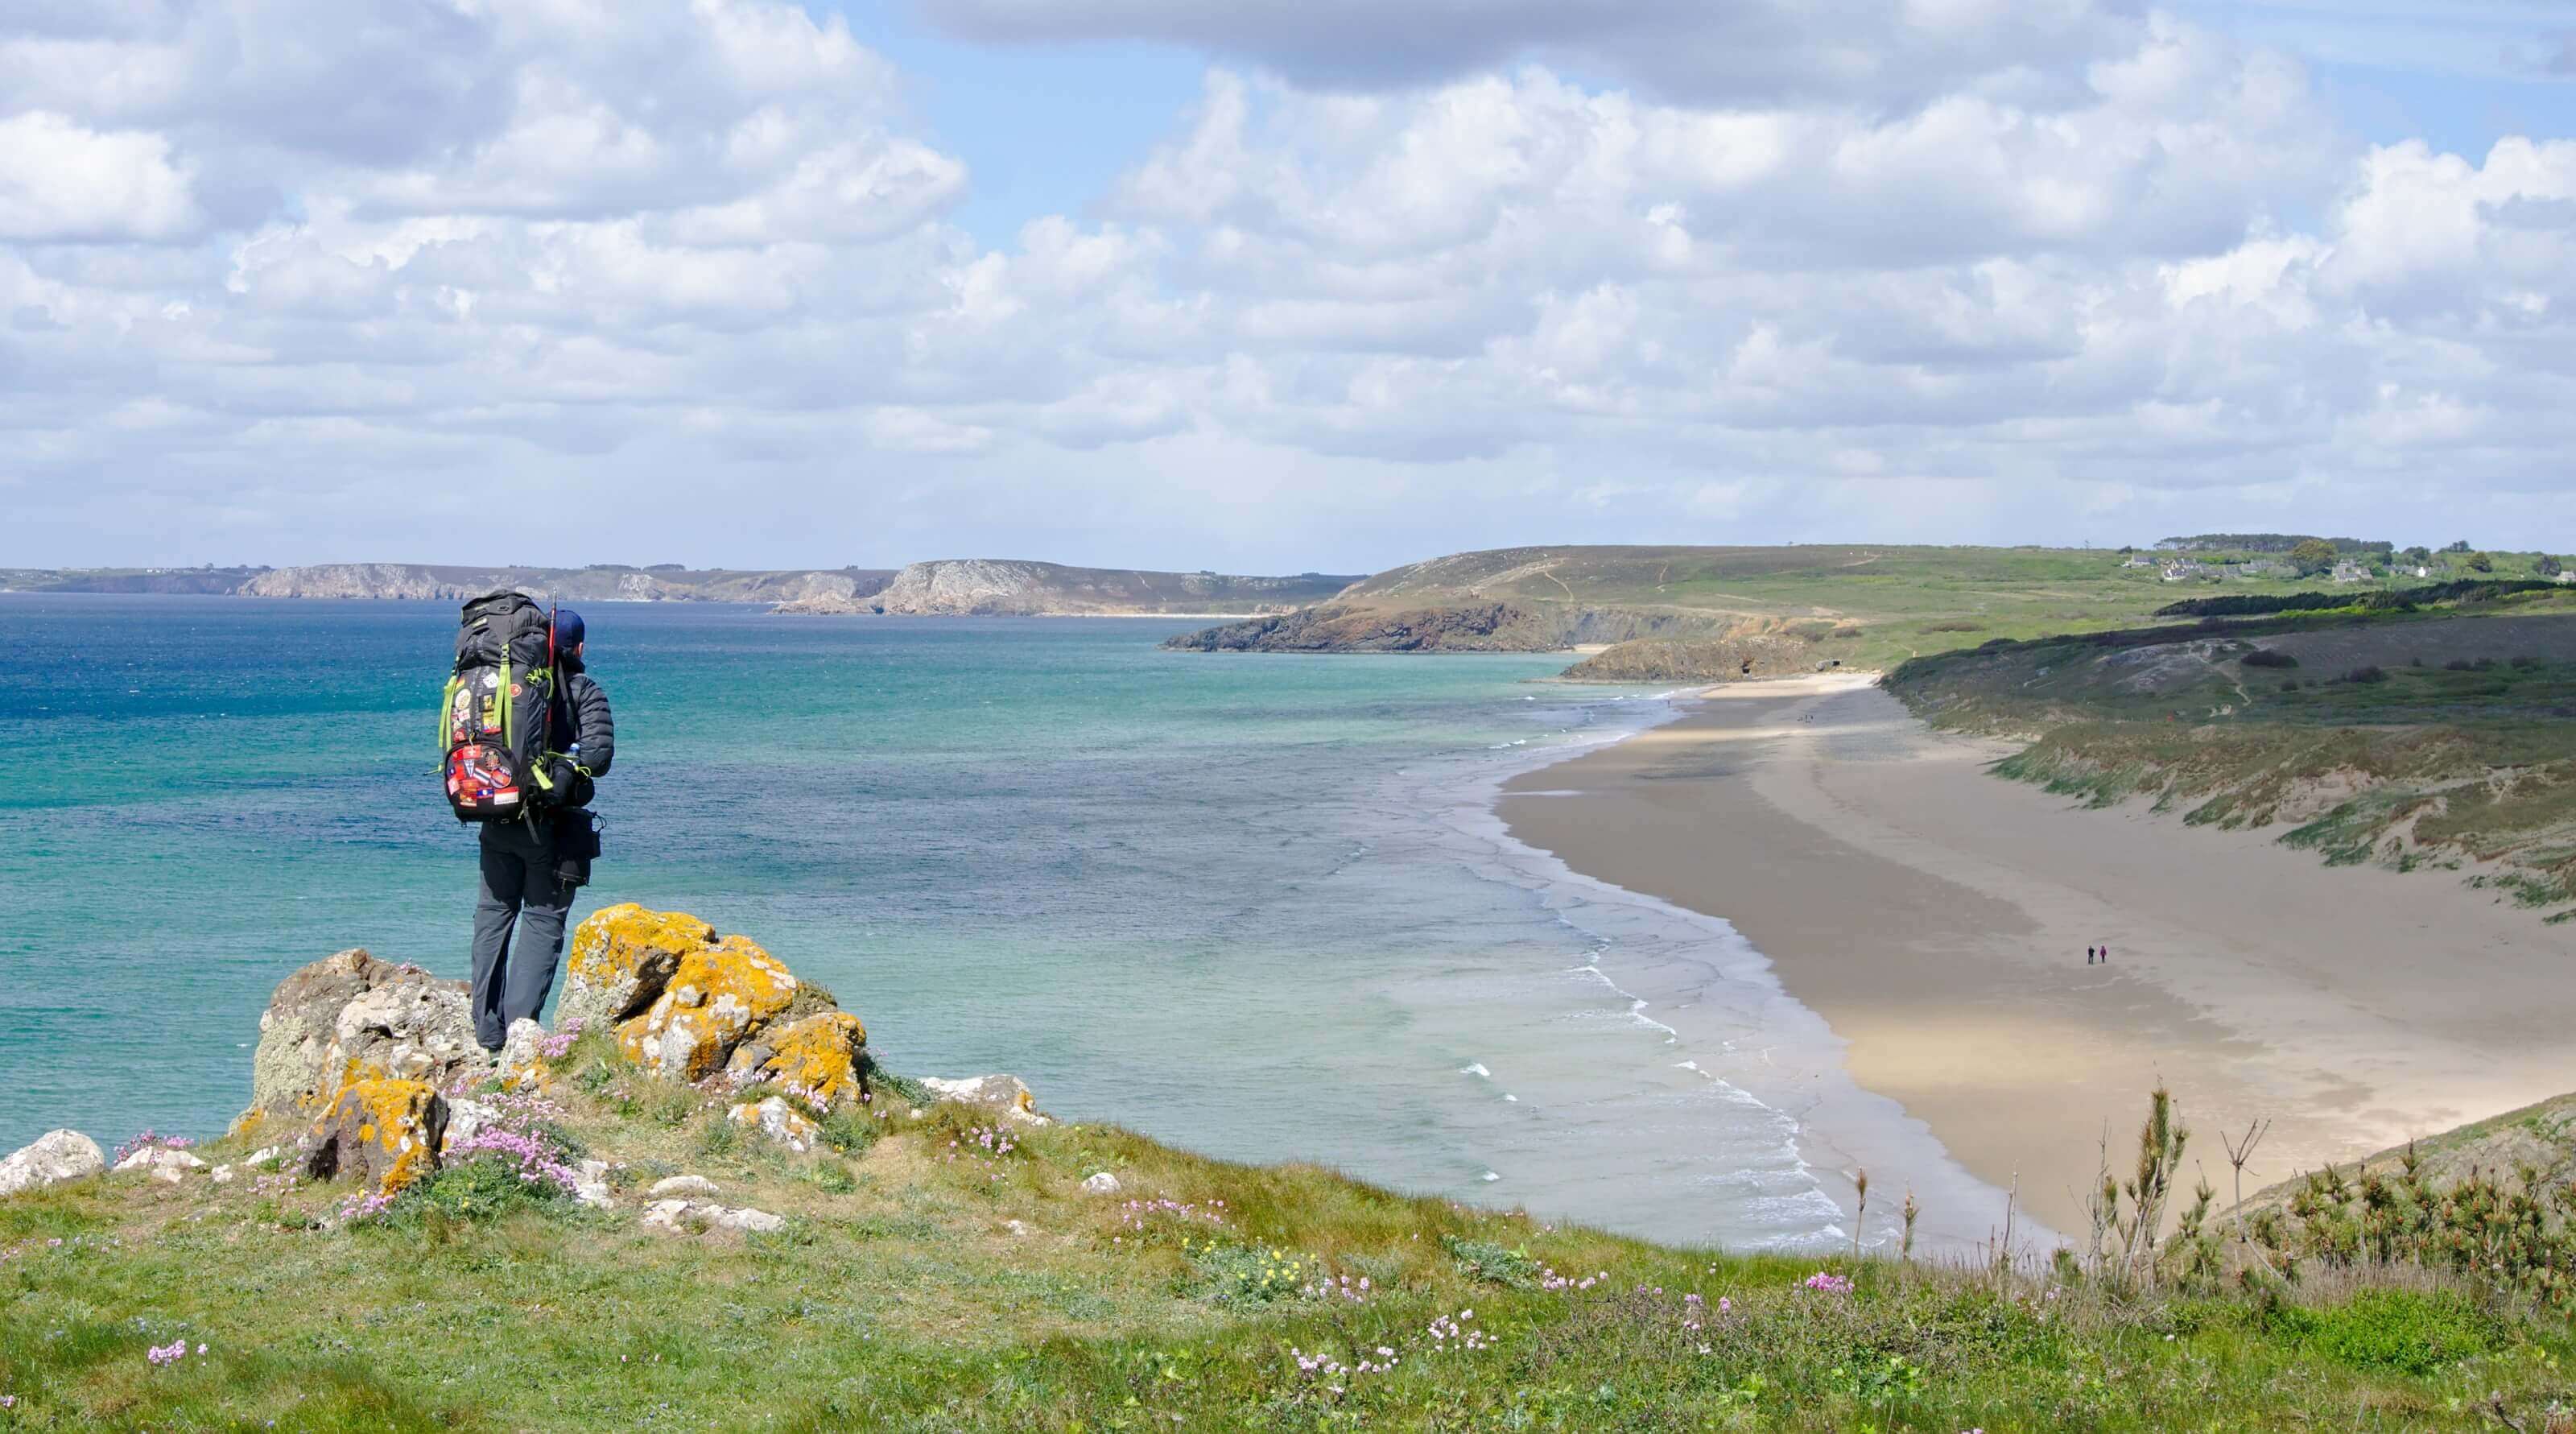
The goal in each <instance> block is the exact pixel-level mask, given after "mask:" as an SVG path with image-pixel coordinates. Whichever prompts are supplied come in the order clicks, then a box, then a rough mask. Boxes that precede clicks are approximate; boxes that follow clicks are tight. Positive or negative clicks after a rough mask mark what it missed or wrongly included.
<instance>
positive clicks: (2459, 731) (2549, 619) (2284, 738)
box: [1887, 585, 2576, 921]
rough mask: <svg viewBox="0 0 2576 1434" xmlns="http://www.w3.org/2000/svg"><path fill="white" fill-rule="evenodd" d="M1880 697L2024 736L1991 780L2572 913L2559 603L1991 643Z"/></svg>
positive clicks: (2564, 602)
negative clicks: (2128, 807)
mask: <svg viewBox="0 0 2576 1434" xmlns="http://www.w3.org/2000/svg"><path fill="white" fill-rule="evenodd" d="M1887 685H1888V687H1889V689H1890V690H1891V691H1893V692H1894V693H1895V694H1896V695H1897V696H1898V697H1899V698H1900V699H1902V700H1903V701H1904V702H1905V703H1906V704H1907V706H1908V707H1910V708H1911V709H1912V710H1913V711H1914V712H1915V713H1916V714H1917V715H1919V716H1922V717H1924V718H1925V719H1927V720H1929V721H1931V722H1933V723H1934V724H1936V725H1940V726H1945V727H1950V728H1954V729H1958V730H1965V731H1975V732H1983V733H1989V734H1996V735H2009V736H2014V737H2019V738H2024V739H2027V740H2028V741H2029V742H2030V746H2029V747H2028V748H2027V749H2026V750H2025V751H2023V752H2022V753H2021V754H2019V755H2018V756H2015V757H2013V758H2012V759H2011V760H2009V761H2007V762H2005V763H2003V764H2002V765H2001V766H2000V767H1999V768H1998V770H1999V771H2000V772H2002V773H2003V774H2004V775H2006V776H2009V777H2018V778H2021V779H2024V780H2028V781H2034V782H2039V783H2042V784H2044V785H2046V786H2047V787H2048V788H2049V789H2050V790H2052V791H2060V792H2066V793H2070V794H2075V795H2081V796H2084V797H2086V798H2088V799H2090V800H2092V801H2094V802H2096V803H2098V804H2103V805H2108V804H2111V803H2115V802H2119V801H2124V800H2128V799H2131V798H2139V799H2144V800H2148V801H2151V802H2152V803H2154V804H2155V805H2156V806H2157V807H2159V808H2165V809H2172V810H2177V811H2180V812H2181V813H2182V814H2183V816H2184V820H2186V821H2187V822H2191V823H2195V824H2202V823H2206V824H2211V825H2216V826H2221V827H2269V826H2278V827H2280V828H2281V829H2282V840H2284V841H2286V842H2288V843H2290V844H2292V845H2294V846H2300V847H2306V848H2310V849H2313V850H2315V851H2317V852H2318V853H2320V854H2321V855H2322V856H2323V857H2324V859H2326V860H2327V861H2329V862H2333V863H2337V864H2345V863H2361V862H2369V863H2375V864H2379V865H2383V866H2387V867H2390V868H2393V869H2396V870H2412V869H2415V868H2419V867H2433V868H2437V869H2441V870H2448V871H2453V872H2458V873H2460V874H2461V876H2462V878H2463V879H2465V880H2468V881H2469V882H2471V883H2472V884H2474V885H2477V886H2480V887H2482V888H2485V889H2489V890H2492V891H2494V892H2496V893H2497V894H2498V895H2499V896H2500V897H2503V898H2506V899H2510V900H2513V901H2516V902H2519V903H2521V904H2524V905H2528V906H2531V907H2533V908H2534V909H2535V910H2538V911H2541V912H2544V913H2547V914H2548V916H2549V919H2551V920H2553V921H2555V920H2561V919H2565V918H2567V917H2568V916H2569V915H2571V914H2576V722H2571V721H2570V720H2569V719H2570V718H2576V594H2570V593H2567V592H2564V591H2561V590H2559V589H2556V588H2554V587H2553V588H2549V589H2544V590H2539V591H2520V592H2516V591H2511V590H2510V585H2507V587H2506V588H2505V589H2501V590H2487V591H2478V592H2472V593H2470V594H2469V595H2467V596H2465V597H2461V598H2456V599H2453V600H2450V601H2445V602H2441V603H2438V604H2436V605H2433V606H2430V607H2425V608H2422V609H2420V610H2411V611H2410V610H2404V609H2382V610H2375V611H2374V610H2361V609H2357V608H2350V607H2347V608H2344V609H2337V610H2325V611H2309V612H2297V613H2288V614H2279V615H2257V616H2252V617H2244V618H2217V617H2211V618H2203V619H2200V620H2198V621H2197V622H2192V623H2189V624H2187V625H2182V626H2166V627H2158V628H2142V629H2130V630H2121V631H2113V632H2100V633H2093V634H2089V635H2080V636H2063V637H2051V638H2043V639H2037V640H2030V641H2019V642H1997V643H1992V644H1989V645H1987V646H1984V647H1981V648H1977V649H1974V650H1970V651H1965V652H1954V653H1947V654H1940V655H1936V656H1931V657H1924V658H1917V659H1912V660H1909V661H1907V662H1905V663H1903V664H1902V665H1900V666H1898V667H1897V668H1896V669H1895V671H1894V672H1892V673H1891V674H1890V675H1889V677H1888V678H1887Z"/></svg>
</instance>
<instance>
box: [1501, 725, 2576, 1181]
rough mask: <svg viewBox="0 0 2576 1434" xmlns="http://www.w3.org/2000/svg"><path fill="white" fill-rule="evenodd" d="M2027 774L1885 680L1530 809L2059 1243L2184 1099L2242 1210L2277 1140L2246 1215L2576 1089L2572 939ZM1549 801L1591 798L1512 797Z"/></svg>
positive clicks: (1599, 769) (1696, 739)
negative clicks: (2235, 1146) (2108, 807)
mask: <svg viewBox="0 0 2576 1434" xmlns="http://www.w3.org/2000/svg"><path fill="white" fill-rule="evenodd" d="M2006 750H2008V749H2005V748H2000V747H1996V746H1993V745H1991V744H1985V743H1976V742H1969V741H1963V740H1959V739H1954V738H1949V737H1945V736H1941V735H1938V734H1935V733H1932V732H1931V731H1929V730H1928V729H1926V728H1924V727H1923V726H1922V725H1921V724H1919V723H1917V722H1915V721H1913V720H1912V719H1911V718H1910V717H1908V716H1907V715H1906V714H1905V712H1904V709H1903V708H1902V707H1901V706H1899V705H1898V704H1897V702H1896V701H1895V699H1893V698H1892V697H1889V696H1888V695H1887V694H1885V693H1884V692H1881V691H1879V690H1877V689H1876V688H1874V687H1871V686H1868V685H1866V679H1854V678H1842V677H1836V678H1816V679H1808V680H1800V681H1795V682H1785V683H1778V684H1760V685H1755V686H1747V687H1735V688H1727V689H1721V690H1719V691H1718V692H1715V693H1712V694H1711V695H1710V697H1709V698H1708V700H1707V701H1706V702H1705V703H1704V704H1703V705H1702V707H1701V708H1700V710H1699V711H1698V712H1696V713H1694V714H1693V715H1691V716H1689V717H1686V718H1684V719H1683V720H1681V721H1679V722H1675V723H1673V724H1671V725H1669V726H1666V727H1662V728H1658V729H1656V730H1654V731H1651V732H1648V733H1645V734H1643V735H1641V736H1639V737H1637V738H1634V739H1632V740H1630V741H1628V742H1625V743H1622V744H1619V745H1618V746H1616V747H1612V748H1609V749H1606V750H1603V751H1600V752H1596V753H1593V754H1590V755H1587V756H1584V757H1581V758H1577V759H1575V760H1574V761H1571V762H1567V763H1564V764H1561V765H1559V766H1556V767H1553V768H1549V769H1547V770H1545V771H1542V772H1535V773H1531V774H1529V775H1528V776H1525V777H1523V778H1520V779H1518V780H1517V781H1515V782H1513V783H1511V784H1510V785H1509V786H1507V787H1506V789H1505V797H1504V800H1503V803H1502V815H1503V818H1504V820H1505V821H1506V822H1507V823H1508V824H1509V825H1510V827H1511V829H1512V832H1513V834H1514V835H1515V836H1517V837H1519V838H1520V839H1521V840H1523V841H1525V842H1528V843H1530V844H1532V845H1534V846H1539V847H1542V848H1545V849H1547V850H1550V851H1553V852H1555V853H1556V854H1557V855H1558V856H1560V857H1561V858H1562V859H1563V860H1564V861H1565V862H1566V863H1567V865H1569V866H1571V867H1573V868H1574V869H1575V870H1577V871H1580V872H1583V873H1585V874H1586V875H1589V876H1593V877H1595V878H1598V879H1600V880H1604V881H1609V882H1612V883H1615V884H1617V885H1620V886H1624V887H1627V888H1629V889H1631V890H1636V891H1642V892H1646V893H1649V894H1652V895H1655V896H1659V897H1662V898H1664V899H1666V900H1669V901H1673V902H1675V903H1677V904H1679V905H1683V906H1687V907H1689V908H1691V909H1693V910H1697V911H1701V912H1705V913H1708V914H1710V915H1715V916H1720V917H1724V918H1725V919H1727V920H1728V921H1730V922H1732V923H1733V924H1734V925H1735V926H1736V928H1737V929H1738V930H1740V931H1741V932H1742V933H1743V934H1744V935H1745V936H1746V937H1747V938H1748V939H1750V940H1751V941H1752V942H1753V944H1754V945H1755V946H1757V947H1759V948H1760V949H1761V950H1762V951H1763V952H1764V953H1765V954H1766V955H1767V956H1768V957H1769V958H1770V959H1771V961H1772V962H1773V963H1774V965H1775V967H1776V970H1777V974H1778V976H1779V978H1780V980H1781V982H1782V983H1783V984H1784V985H1785V986H1786V987H1787V989H1788V991H1789V992H1790V994H1791V995H1793V996H1795V997H1797V998H1798V999H1799V1000H1800V1001H1802V1002H1804V1003H1806V1004H1807V1005H1808V1006H1810V1007H1812V1008H1813V1009H1815V1010H1816V1011H1817V1012H1818V1013H1819V1014H1821V1015H1822V1016H1823V1017H1824V1018H1825V1020H1826V1021H1827V1022H1828V1023H1829V1024H1830V1025H1831V1026H1832V1028H1833V1030H1834V1032H1835V1034H1836V1035H1838V1036H1839V1037H1841V1038H1842V1039H1843V1040H1844V1041H1846V1042H1847V1043H1848V1050H1847V1053H1846V1058H1847V1062H1848V1065H1849V1068H1850V1071H1851V1073H1852V1075H1853V1077H1854V1079H1856V1080H1857V1081H1858V1082H1859V1083H1860V1084H1861V1085H1862V1086H1864V1087H1866V1088H1868V1089H1870V1090H1873V1091H1877V1092H1879V1093H1881V1094H1884V1095H1887V1096H1890V1097H1893V1098H1894V1099H1896V1100H1898V1101H1900V1102H1901V1103H1902V1104H1903V1105H1904V1106H1905V1107H1906V1109H1907V1111H1908V1112H1910V1113H1911V1114H1913V1115H1915V1116H1916V1117H1918V1118H1920V1119H1922V1120H1924V1121H1926V1122H1927V1123H1929V1125H1930V1126H1931V1128H1932V1130H1933V1132H1934V1133H1935V1134H1936V1135H1938V1136H1939V1137H1940V1138H1941V1140H1942V1141H1943V1142H1944V1143H1945V1144H1946V1145H1947V1146H1948V1147H1949V1149H1950V1151H1951V1153H1952V1154H1953V1155H1954V1156H1956V1157H1957V1158H1958V1159H1959V1160H1960V1162H1961V1163H1963V1164H1964V1165H1966V1166H1967V1167H1968V1168H1969V1169H1970V1170H1971V1171H1973V1172H1974V1173H1976V1174H1977V1175H1979V1176H1981V1177H1983V1178H1985V1179H1987V1180H1989V1181H1992V1182H1994V1183H1995V1184H1997V1185H2009V1184H2011V1183H2013V1182H2014V1181H2016V1180H2017V1181H2018V1182H2019V1186H2020V1189H2021V1191H2022V1195H2023V1198H2024V1200H2025V1202H2026V1204H2027V1206H2028V1207H2029V1208H2030V1209H2032V1210H2033V1211H2034V1213H2036V1214H2037V1215H2039V1217H2040V1218H2042V1219H2044V1220H2046V1221H2047V1222H2048V1223H2050V1224H2051V1225H2054V1226H2056V1227H2057V1228H2058V1229H2060V1230H2065V1231H2080V1230H2081V1229H2082V1228H2083V1226H2084V1211H2083V1194H2082V1192H2083V1191H2084V1190H2085V1189H2087V1188H2088V1187H2089V1186H2090V1185H2091V1183H2092V1182H2093V1179H2094V1175H2095V1171H2096V1168H2097V1150H2098V1146H2099V1143H2100V1141H2101V1139H2102V1137H2103V1135H2104V1133H2105V1131H2106V1130H2107V1131H2108V1133H2109V1136H2110V1140H2111V1153H2112V1159H2113V1164H2114V1168H2115V1169H2117V1168H2119V1167H2120V1165H2121V1164H2122V1163H2123V1162H2124V1161H2125V1160H2126V1159H2127V1158H2129V1142H2130V1141H2131V1140H2132V1139H2133V1138H2134V1132H2135V1129H2136V1124H2137V1118H2138V1115H2139V1113H2140V1111H2141V1109H2142V1106H2143V1098H2144V1095H2145V1092H2146V1091H2147V1089H2148V1088H2149V1087H2150V1086H2151V1085H2152V1084H2153V1083H2154V1082H2155V1081H2156V1080H2158V1079H2159V1078H2161V1079H2163V1080H2165V1081H2166V1082H2168V1083H2169V1084H2170V1085H2171V1086H2172V1088H2173V1089H2174V1091H2175V1094H2176V1096H2177V1098H2178V1099H2179V1100H2180V1102H2181V1104H2182V1108H2183V1113H2184V1116H2185V1119H2186V1120H2187V1121H2189V1123H2190V1124H2191V1125H2192V1127H2193V1128H2194V1130H2195V1131H2196V1132H2197V1134H2196V1135H2195V1138H2194V1141H2193V1147H2192V1149H2193V1154H2194V1156H2196V1157H2197V1159H2198V1161H2199V1162H2200V1163H2201V1164H2202V1165H2203V1166H2204V1168H2206V1169H2207V1170H2208V1172H2209V1176H2210V1179H2211V1183H2212V1184H2213V1185H2215V1186H2217V1187H2218V1189H2219V1191H2220V1194H2221V1198H2222V1200H2223V1199H2224V1198H2225V1197H2226V1195H2227V1192H2228V1188H2229V1179H2228V1171H2227V1166H2226V1163H2225V1160H2224V1158H2223V1156H2222V1154H2221V1151H2220V1149H2219V1143H2218V1139H2217V1136H2218V1132H2219V1131H2220V1129H2222V1128H2227V1127H2233V1128H2236V1129H2242V1127H2243V1126H2244V1125H2245V1123H2246V1122H2247V1121H2249V1120H2252V1119H2258V1118H2268V1119H2270V1120H2272V1121H2273V1122H2274V1129H2273V1133H2272V1135H2271V1137H2270V1139H2269V1140H2268V1141H2267V1142H2266V1144H2265V1145H2264V1147H2263V1149H2262V1152H2261V1158H2260V1159H2259V1160H2258V1161H2257V1163H2256V1164H2255V1165H2254V1166H2251V1167H2249V1168H2248V1170H2247V1173H2246V1186H2245V1188H2246V1189H2247V1190H2248V1191H2249V1192H2250V1191H2252V1190H2253V1189H2255V1188H2256V1186H2257V1185H2259V1184H2262V1183H2268V1182H2269V1181H2271V1180H2273V1179H2277V1178H2280V1177H2283V1176H2286V1175H2288V1174H2291V1173H2293V1171H2294V1170H2295V1169H2298V1168H2304V1167H2311V1166H2314V1165H2316V1164H2318V1163H2320V1162H2322V1161H2325V1160H2329V1159H2348V1158H2351V1157H2354V1156H2357V1155H2360V1154H2363V1153H2366V1152H2368V1151H2371V1150H2375V1149H2378V1148H2381V1147H2385V1146H2388V1145H2391V1144H2395V1143H2398V1142H2401V1141H2403V1140H2406V1139H2408V1138H2410V1137H2413V1136H2418V1135H2424V1134H2430V1133H2432V1132H2435V1131H2439V1130H2444V1129H2447V1128H2449V1127H2451V1126H2455V1125H2458V1124H2460V1123H2462V1122H2464V1121H2468V1120H2473V1119H2478V1118H2481V1117H2484V1116H2488V1115H2493V1114H2496V1113H2498V1112H2501V1111H2504V1110H2509V1109H2512V1108H2514V1107H2516V1106H2519V1105H2523V1104H2527V1103H2529V1102H2531V1101H2535V1100H2539V1099H2543V1098H2546V1097H2548V1096H2551V1095H2556V1094H2559V1093H2562V1092H2564V1091H2567V1090H2570V1089H2576V1021H2570V1020H2569V1019H2568V992H2569V990H2570V986H2569V983H2568V966H2569V961H2570V956H2571V954H2576V939H2571V937H2570V936H2569V935H2568V934H2567V933H2566V932H2565V931H2564V930H2563V929H2552V928H2549V927H2545V926H2542V925H2541V924H2540V923H2539V922H2538V921H2537V920H2536V919H2534V918H2533V917H2532V916H2531V915H2530V914H2528V913H2526V912H2521V911H2516V910H2513V909H2511V908H2508V907H2503V906H2499V905H2495V904H2492V903H2490V902H2489V901H2488V900H2487V899H2486V898H2484V897H2482V896H2481V895H2480V894H2478V893H2476V892H2473V891H2470V890H2468V889H2466V888H2464V887H2462V886H2461V885H2460V884H2459V883H2458V880H2457V878H2456V877H2455V876H2452V875H2449V874H2444V873H2426V874H2417V875H2413V876H2398V875H2395V874H2392V873H2388V872H2384V871H2376V870H2358V869H2340V870H2339V869H2332V868H2328V867H2325V866H2322V865H2320V864H2319V863H2318V862H2317V860H2316V858H2315V857H2314V856H2313V855H2311V854H2308V853H2303V852H2296V851H2291V850H2288V849H2285V848H2282V847H2279V846H2277V845H2275V844H2273V842H2272V840H2271V836H2270V834H2265V833H2243V832H2217V831H2208V830H2191V829H2187V828H2185V827H2183V826H2182V825H2181V823H2180V822H2179V821H2178V820H2176V819H2173V818H2171V817H2166V816H2158V815H2154V814H2151V813H2148V812H2146V811H2144V810H2143V809H2134V808H2133V809H2126V810H2119V811H2108V812H2105V811H2088V810H2083V809H2080V808H2077V807H2074V806H2072V805H2071V804H2070V803H2068V802H2067V801H2066V800H2065V799H2063V798H2059V797H2053V796H2050V795H2048V794H2047V793H2045V792H2042V791H2040V790H2038V789H2036V788H2033V787H2029V786H2026V785H2023V784H2020V783H2014V782H2007V781H2003V780H2000V779H1998V778H1996V777H1994V776H1992V775H1990V774H1989V773H1987V772H1986V770H1985V766H1986V764H1987V763H1988V762H1990V761H1992V760H1993V759H1994V758H1996V757H1998V756H2001V755H2003V754H2004V753H2005V751H2006ZM1543 790H1545V791H1560V792H1562V791H1573V792H1578V793H1581V795H1580V796H1578V797H1575V798H1573V799H1561V798H1559V799H1550V800H1534V799H1532V798H1530V797H1529V796H1515V795H1514V793H1535V792H1538V791H1543ZM2106 943H2107V944H2108V945H2109V947H2110V949H2111V953H2112V955H2111V962H2110V964H2109V965H2108V966H2107V967H2105V966H2091V967H2088V966H2087V965H2086V964H2085V960H2084V949H2085V947H2086V946H2088V945H2102V944H2106ZM1872 1174H1873V1178H1874V1180H1875V1181H1876V1182H1877V1183H1878V1185H1879V1187H1880V1188H1882V1189H1886V1188H1891V1185H1892V1183H1894V1182H1900V1181H1901V1180H1902V1178H1903V1172H1891V1171H1874V1172H1872Z"/></svg>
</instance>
